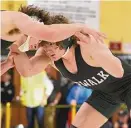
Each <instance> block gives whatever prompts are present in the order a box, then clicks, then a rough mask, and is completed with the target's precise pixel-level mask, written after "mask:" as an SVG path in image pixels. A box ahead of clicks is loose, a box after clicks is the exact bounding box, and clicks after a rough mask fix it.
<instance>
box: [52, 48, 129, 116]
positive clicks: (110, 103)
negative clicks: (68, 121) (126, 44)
mask: <svg viewBox="0 0 131 128" xmlns="http://www.w3.org/2000/svg"><path fill="white" fill-rule="evenodd" d="M75 58H76V64H77V68H78V72H77V73H76V74H72V73H70V72H69V71H68V70H67V69H66V67H65V66H64V63H63V61H62V59H60V60H58V61H55V62H54V63H55V66H56V67H57V68H58V70H59V71H60V72H61V73H62V74H63V75H64V76H65V77H67V78H69V79H71V80H73V81H75V82H77V83H78V84H79V85H82V86H84V87H87V88H91V89H93V93H92V95H91V96H90V98H89V99H88V100H87V103H88V104H90V105H91V106H92V107H94V108H95V109H96V110H97V111H99V112H100V113H101V114H103V115H104V116H105V117H107V118H109V117H111V116H112V114H113V113H114V112H115V111H116V109H117V108H118V107H120V104H121V103H126V105H127V107H128V109H131V65H128V64H127V63H125V62H124V61H123V60H121V63H122V66H123V69H124V75H123V77H122V78H115V77H113V76H111V75H110V74H109V73H107V72H106V71H105V70H104V69H103V68H100V67H92V66H90V65H88V64H87V63H86V62H85V61H84V60H83V58H82V55H81V51H80V47H79V46H77V47H76V48H75Z"/></svg>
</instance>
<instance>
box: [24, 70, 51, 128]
mask: <svg viewBox="0 0 131 128" xmlns="http://www.w3.org/2000/svg"><path fill="white" fill-rule="evenodd" d="M21 85H22V86H21V100H22V103H23V105H24V106H26V108H27V120H28V127H27V128H34V127H35V126H34V119H35V116H36V118H37V122H38V126H39V128H43V127H44V123H43V122H44V106H45V105H46V104H47V98H48V97H49V96H50V94H51V93H52V91H53V84H52V82H51V81H50V80H49V78H48V77H47V75H46V72H42V73H40V74H38V75H35V76H32V77H29V78H28V77H27V78H22V80H21Z"/></svg>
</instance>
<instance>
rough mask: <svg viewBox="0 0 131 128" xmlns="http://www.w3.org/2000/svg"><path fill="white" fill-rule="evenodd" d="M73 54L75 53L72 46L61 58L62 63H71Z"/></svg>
mask: <svg viewBox="0 0 131 128" xmlns="http://www.w3.org/2000/svg"><path fill="white" fill-rule="evenodd" d="M74 53H75V47H74V46H72V47H71V48H70V49H69V51H68V52H67V53H66V55H65V56H64V57H62V59H63V60H64V61H69V62H70V61H71V62H72V59H73V57H74Z"/></svg>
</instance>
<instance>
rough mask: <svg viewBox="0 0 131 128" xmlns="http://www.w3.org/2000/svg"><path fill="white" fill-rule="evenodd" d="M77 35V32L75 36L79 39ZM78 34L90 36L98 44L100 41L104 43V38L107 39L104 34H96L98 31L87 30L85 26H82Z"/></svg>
mask: <svg viewBox="0 0 131 128" xmlns="http://www.w3.org/2000/svg"><path fill="white" fill-rule="evenodd" d="M78 33H79V32H77V33H76V34H75V36H76V37H78V38H79V39H80V37H79V36H78ZM80 33H82V34H84V35H92V36H93V37H94V38H95V40H96V41H97V42H100V41H101V42H104V41H103V39H106V38H107V37H106V35H105V34H104V33H101V32H98V31H96V30H94V29H91V28H88V27H87V26H85V25H83V27H82V30H81V32H80Z"/></svg>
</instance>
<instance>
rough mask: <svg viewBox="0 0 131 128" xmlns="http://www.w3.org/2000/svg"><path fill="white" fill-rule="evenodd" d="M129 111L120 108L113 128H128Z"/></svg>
mask: <svg viewBox="0 0 131 128" xmlns="http://www.w3.org/2000/svg"><path fill="white" fill-rule="evenodd" d="M128 121H129V112H128V111H127V110H120V111H119V113H118V121H117V122H116V123H115V124H114V128H129V122H128Z"/></svg>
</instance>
